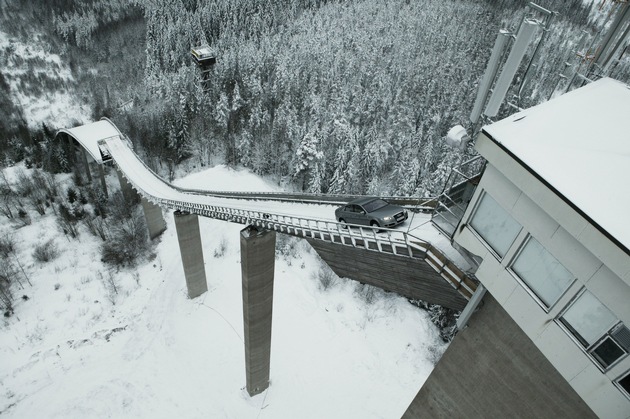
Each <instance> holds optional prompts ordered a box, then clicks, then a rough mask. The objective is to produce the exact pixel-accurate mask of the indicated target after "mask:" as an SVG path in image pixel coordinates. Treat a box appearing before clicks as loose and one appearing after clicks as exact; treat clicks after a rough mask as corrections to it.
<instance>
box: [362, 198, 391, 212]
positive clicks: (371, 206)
mask: <svg viewBox="0 0 630 419" xmlns="http://www.w3.org/2000/svg"><path fill="white" fill-rule="evenodd" d="M384 206H387V202H385V201H383V200H382V199H375V200H374V201H370V202H368V203H367V204H365V205H363V208H364V209H365V211H366V212H374V211H376V210H378V209H381V208H383V207H384Z"/></svg>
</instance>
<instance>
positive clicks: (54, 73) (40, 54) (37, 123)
mask: <svg viewBox="0 0 630 419" xmlns="http://www.w3.org/2000/svg"><path fill="white" fill-rule="evenodd" d="M49 49H50V47H49V46H48V45H47V44H46V43H45V42H42V41H41V40H40V39H39V36H38V35H37V34H33V36H32V37H31V38H30V39H29V40H28V43H24V42H22V41H21V40H19V39H16V38H12V37H10V36H8V35H7V34H6V33H5V32H3V31H2V30H0V72H1V73H2V75H3V76H4V78H5V79H6V81H7V82H8V84H9V88H10V91H11V98H12V100H13V102H14V103H16V104H17V105H18V106H19V108H20V109H21V110H22V113H23V116H24V119H25V120H26V122H27V124H28V125H29V127H30V128H35V129H37V128H41V124H42V123H46V124H48V125H49V126H50V125H52V126H53V127H54V128H63V127H67V126H72V125H74V124H75V123H81V122H83V121H87V120H89V118H90V113H91V111H90V108H89V106H85V105H82V104H81V103H82V101H79V100H77V99H76V98H75V97H74V96H73V95H72V94H71V93H70V91H71V90H72V89H67V88H66V87H65V86H67V85H68V83H72V82H73V77H72V74H71V72H70V68H69V67H68V66H67V64H65V63H64V62H63V61H62V60H61V58H60V57H59V55H58V54H54V53H52V52H50V51H49ZM51 86H55V87H51ZM68 115H72V118H69V117H68Z"/></svg>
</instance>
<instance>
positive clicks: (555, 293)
mask: <svg viewBox="0 0 630 419" xmlns="http://www.w3.org/2000/svg"><path fill="white" fill-rule="evenodd" d="M512 270H513V271H514V272H516V274H517V275H518V276H519V277H520V278H521V279H522V280H523V282H525V283H526V284H527V286H529V288H531V290H532V291H534V293H535V294H536V295H537V296H538V298H540V299H541V300H542V301H543V303H545V305H547V307H549V306H551V305H552V304H553V303H555V302H556V301H557V300H558V298H560V296H561V295H562V293H563V292H564V291H566V289H567V288H569V286H570V285H571V283H572V282H573V279H574V278H573V275H571V273H570V272H569V271H567V270H566V268H565V267H564V266H562V264H561V263H560V262H558V260H557V259H556V258H555V257H553V256H552V255H551V253H549V252H548V251H547V249H545V248H544V247H543V246H542V245H541V244H540V243H539V242H538V240H536V239H534V238H533V237H531V238H530V239H529V240H528V241H527V244H526V245H525V247H524V248H523V250H522V251H521V253H520V254H519V255H518V257H517V258H516V261H515V262H514V264H513V265H512Z"/></svg>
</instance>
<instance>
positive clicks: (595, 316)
mask: <svg viewBox="0 0 630 419" xmlns="http://www.w3.org/2000/svg"><path fill="white" fill-rule="evenodd" d="M560 321H561V322H562V324H564V325H565V326H566V327H567V328H568V329H569V331H570V332H571V333H572V334H573V336H575V337H576V338H577V340H578V341H579V342H580V343H581V344H582V346H583V347H584V349H585V350H586V351H587V352H588V353H589V354H590V355H591V356H592V357H593V359H595V361H597V363H598V364H599V365H600V366H601V367H602V368H603V369H604V370H606V369H608V368H609V367H610V366H612V365H613V364H614V363H616V362H617V361H618V360H620V359H621V358H623V357H624V356H625V355H626V354H627V353H628V352H630V330H628V328H627V327H626V326H624V324H623V323H621V322H620V321H619V320H618V319H617V317H616V316H615V315H614V314H613V313H612V312H611V311H610V310H609V309H608V308H607V307H606V306H605V305H603V304H602V303H601V302H600V301H599V300H598V299H597V298H596V297H595V296H594V295H593V294H591V293H590V292H589V291H584V293H582V294H581V295H580V296H579V297H578V298H576V299H575V300H574V301H573V303H572V304H571V305H570V306H569V308H568V309H567V310H566V311H565V312H564V314H562V317H561V318H560Z"/></svg>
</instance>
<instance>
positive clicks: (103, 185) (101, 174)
mask: <svg viewBox="0 0 630 419" xmlns="http://www.w3.org/2000/svg"><path fill="white" fill-rule="evenodd" d="M98 177H99V179H100V180H101V188H103V193H104V194H105V197H109V194H108V193H107V183H106V182H105V170H104V169H103V165H102V164H99V165H98Z"/></svg>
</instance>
